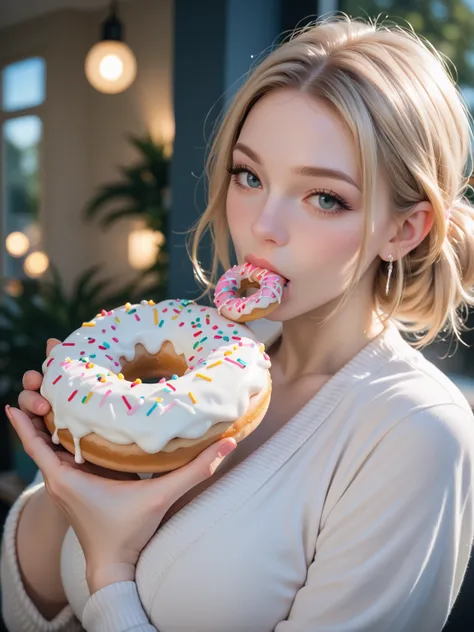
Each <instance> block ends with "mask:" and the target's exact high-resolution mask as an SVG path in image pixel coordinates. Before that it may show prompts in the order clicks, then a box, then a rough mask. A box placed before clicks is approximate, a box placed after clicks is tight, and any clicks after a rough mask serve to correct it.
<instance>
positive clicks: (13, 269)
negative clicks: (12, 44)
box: [0, 57, 48, 280]
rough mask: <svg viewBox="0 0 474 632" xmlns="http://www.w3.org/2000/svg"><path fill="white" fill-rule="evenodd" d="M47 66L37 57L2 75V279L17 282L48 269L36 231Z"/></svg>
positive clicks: (12, 65) (39, 199) (38, 211)
mask: <svg viewBox="0 0 474 632" xmlns="http://www.w3.org/2000/svg"><path fill="white" fill-rule="evenodd" d="M45 98H46V64H45V61H44V60H43V59H41V58H39V57H32V58H30V59H25V60H22V61H18V62H15V63H12V64H10V65H8V66H6V67H4V68H3V70H2V76H1V105H2V107H1V113H0V117H1V118H0V122H1V159H0V164H1V201H2V205H1V208H2V212H1V220H2V231H1V233H2V234H3V235H4V236H5V248H2V252H3V253H4V255H3V261H1V263H0V267H1V272H2V276H4V277H6V278H8V279H13V280H20V279H21V278H24V276H25V275H27V276H31V277H36V276H40V275H41V274H43V273H44V272H45V270H46V269H47V266H48V263H47V258H46V257H45V255H44V254H43V253H42V249H41V246H42V234H41V229H40V209H41V177H40V174H41V146H42V139H43V124H42V107H41V106H42V104H43V103H44V101H45Z"/></svg>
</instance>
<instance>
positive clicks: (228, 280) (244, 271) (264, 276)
mask: <svg viewBox="0 0 474 632" xmlns="http://www.w3.org/2000/svg"><path fill="white" fill-rule="evenodd" d="M285 283H286V279H284V278H283V277H281V276H280V275H279V274H276V273H275V272H271V271H270V270H265V269H264V268H258V267H257V266H254V265H252V264H251V263H244V264H242V265H235V266H234V267H232V268H230V270H227V272H226V273H225V274H223V275H222V277H221V278H220V279H219V281H218V283H217V285H216V289H215V293H214V303H215V305H216V307H217V310H218V312H219V314H221V315H222V316H225V317H226V318H229V319H230V320H233V321H235V322H237V323H243V322H246V321H250V320H256V319H257V318H264V317H265V316H268V314H270V313H271V312H273V311H274V310H275V309H276V308H277V307H278V305H279V304H280V303H281V297H282V294H283V288H284V286H285ZM248 288H258V291H257V292H255V294H252V295H251V296H247V297H244V298H242V294H243V292H245V290H247V289H248Z"/></svg>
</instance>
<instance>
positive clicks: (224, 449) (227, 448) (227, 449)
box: [217, 441, 237, 458]
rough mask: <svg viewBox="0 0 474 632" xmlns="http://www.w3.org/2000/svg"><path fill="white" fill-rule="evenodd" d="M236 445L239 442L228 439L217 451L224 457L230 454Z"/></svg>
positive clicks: (219, 455) (218, 454)
mask: <svg viewBox="0 0 474 632" xmlns="http://www.w3.org/2000/svg"><path fill="white" fill-rule="evenodd" d="M236 447H237V444H236V443H235V441H228V442H227V443H224V445H223V446H221V448H220V450H219V452H218V453H217V456H218V457H220V458H223V457H225V456H227V455H228V454H230V453H231V452H232V450H235V448H236Z"/></svg>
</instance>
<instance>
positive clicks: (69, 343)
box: [63, 342, 76, 347]
mask: <svg viewBox="0 0 474 632" xmlns="http://www.w3.org/2000/svg"><path fill="white" fill-rule="evenodd" d="M75 346H76V343H75V342H63V347H75Z"/></svg>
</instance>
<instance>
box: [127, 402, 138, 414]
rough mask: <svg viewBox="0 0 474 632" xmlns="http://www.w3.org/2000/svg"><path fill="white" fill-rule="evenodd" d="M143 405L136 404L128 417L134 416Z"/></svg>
mask: <svg viewBox="0 0 474 632" xmlns="http://www.w3.org/2000/svg"><path fill="white" fill-rule="evenodd" d="M140 406H141V404H136V405H135V406H134V407H133V408H131V409H130V410H129V411H128V412H127V415H133V414H134V413H136V412H137V410H138V409H139V408H140Z"/></svg>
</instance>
